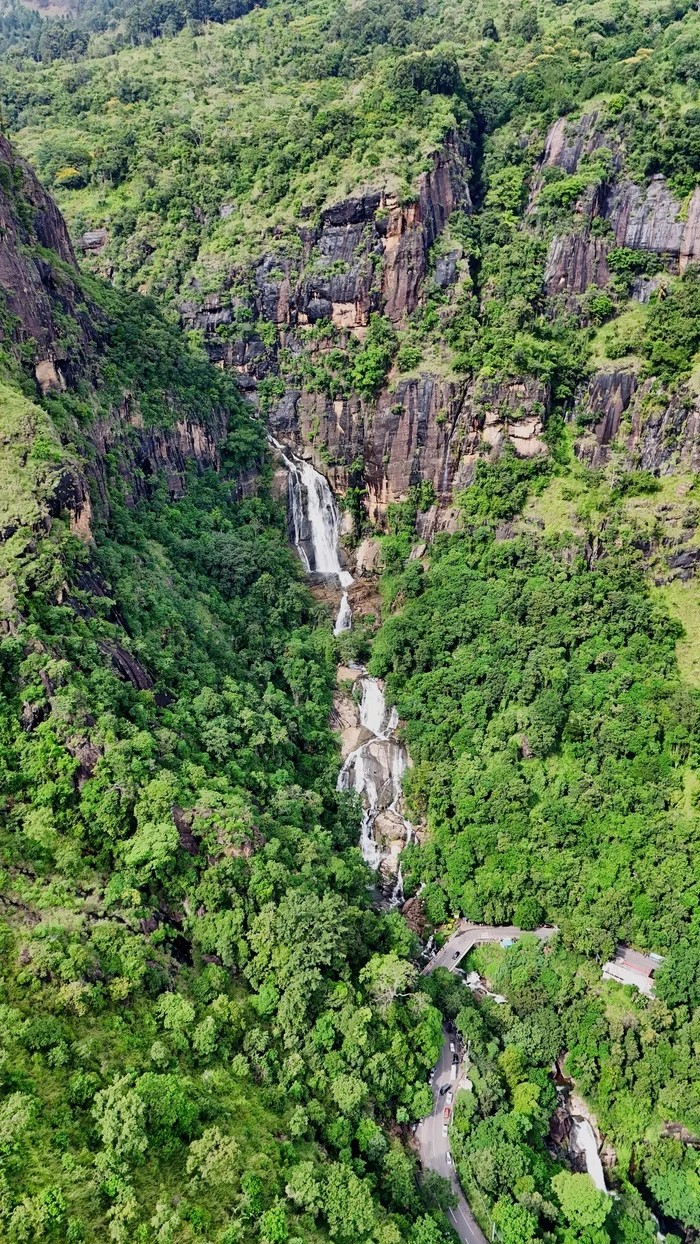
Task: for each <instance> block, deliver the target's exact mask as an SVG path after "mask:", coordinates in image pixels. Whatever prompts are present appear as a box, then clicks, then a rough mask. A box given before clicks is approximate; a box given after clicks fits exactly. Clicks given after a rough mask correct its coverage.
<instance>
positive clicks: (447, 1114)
mask: <svg viewBox="0 0 700 1244" xmlns="http://www.w3.org/2000/svg"><path fill="white" fill-rule="evenodd" d="M451 1114H452V1111H451V1109H450V1107H449V1106H445V1109H444V1110H443V1112H442V1117H443V1119H444V1120H445V1122H446V1123H449V1120H450V1115H451Z"/></svg>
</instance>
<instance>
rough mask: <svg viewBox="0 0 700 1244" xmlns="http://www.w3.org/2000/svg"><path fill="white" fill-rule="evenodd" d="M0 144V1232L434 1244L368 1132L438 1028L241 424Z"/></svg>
mask: <svg viewBox="0 0 700 1244" xmlns="http://www.w3.org/2000/svg"><path fill="white" fill-rule="evenodd" d="M2 157H3V160H2V164H0V169H1V170H2V176H1V178H0V186H2V190H1V191H0V203H1V210H2V215H3V221H4V222H5V231H4V235H3V284H4V287H5V293H6V305H7V314H6V318H5V319H4V321H3V368H4V380H3V383H2V386H1V387H0V412H1V418H2V429H3V449H2V464H1V465H2V507H3V560H2V571H3V580H2V582H3V593H2V602H3V624H2V640H1V641H0V642H1V649H2V699H1V710H2V711H1V715H2V747H1V749H0V763H1V765H2V790H3V806H2V829H1V840H0V841H1V847H0V849H1V851H2V860H3V872H2V875H1V877H2V881H1V889H0V911H1V913H2V922H1V924H0V930H1V939H2V940H1V947H2V964H3V968H2V998H1V1000H0V1001H1V1006H0V1024H1V1025H2V1033H3V1060H2V1068H1V1071H0V1075H1V1077H2V1090H3V1096H2V1103H1V1105H0V1118H1V1120H2V1124H1V1127H2V1131H1V1136H2V1141H1V1145H0V1164H1V1169H2V1196H1V1197H0V1221H2V1224H3V1226H2V1231H3V1235H4V1237H5V1238H7V1239H10V1240H18V1241H19V1240H27V1241H33V1240H39V1239H45V1238H47V1237H48V1238H56V1239H65V1240H70V1241H80V1240H86V1241H87V1240H104V1239H106V1238H111V1239H114V1240H118V1241H119V1240H124V1241H126V1240H151V1239H153V1240H155V1239H159V1240H165V1239H176V1238H177V1239H178V1240H183V1241H188V1240H192V1239H194V1238H202V1236H204V1237H205V1238H209V1239H212V1240H213V1239H216V1240H224V1239H227V1240H231V1239H248V1238H250V1239H257V1238H259V1237H260V1235H262V1237H263V1238H266V1239H270V1240H280V1241H282V1240H285V1239H286V1238H287V1237H288V1236H290V1235H291V1236H292V1237H293V1236H294V1233H295V1231H302V1232H303V1233H304V1234H306V1235H308V1236H309V1238H313V1239H317V1238H323V1237H324V1236H325V1235H326V1234H327V1233H328V1232H329V1231H330V1232H333V1234H341V1235H345V1234H346V1233H349V1235H351V1236H354V1235H355V1234H356V1233H357V1231H359V1230H361V1231H362V1232H364V1233H369V1232H371V1231H373V1230H374V1229H375V1227H376V1228H377V1230H382V1229H389V1234H390V1236H391V1238H392V1239H393V1238H394V1237H393V1235H391V1229H390V1222H389V1215H390V1214H391V1213H392V1212H394V1211H395V1210H397V1209H400V1210H401V1212H402V1213H403V1214H405V1215H407V1217H406V1219H405V1221H406V1223H407V1228H406V1229H407V1230H408V1229H409V1224H411V1223H414V1222H415V1223H417V1224H418V1225H417V1226H416V1228H415V1229H416V1230H417V1231H419V1230H420V1224H421V1222H422V1221H423V1220H425V1222H427V1223H428V1227H427V1228H426V1229H427V1230H429V1231H432V1232H433V1233H434V1235H435V1238H437V1239H440V1238H442V1233H443V1231H445V1230H446V1227H445V1226H444V1219H443V1218H442V1216H441V1212H440V1210H439V1209H438V1208H437V1207H436V1203H435V1200H434V1198H433V1199H432V1200H431V1199H430V1198H429V1197H428V1196H427V1194H426V1197H425V1198H423V1197H422V1195H421V1194H420V1193H419V1191H418V1189H417V1187H416V1185H415V1183H414V1180H413V1167H414V1162H413V1160H412V1159H411V1157H410V1156H409V1155H408V1153H407V1152H406V1151H405V1150H404V1148H403V1146H402V1141H401V1136H400V1133H398V1132H395V1133H394V1135H393V1136H391V1137H390V1136H389V1135H387V1134H385V1132H384V1131H383V1130H382V1124H384V1123H386V1122H387V1121H388V1120H389V1119H391V1118H395V1117H396V1114H397V1112H400V1111H403V1116H402V1117H403V1118H404V1121H406V1120H408V1119H409V1118H411V1117H415V1116H416V1115H417V1114H419V1113H420V1111H421V1108H422V1106H423V1104H424V1097H425V1088H424V1074H425V1070H426V1068H427V1067H428V1066H429V1065H430V1063H431V1062H432V1060H433V1059H434V1058H435V1057H436V1054H437V1051H438V1050H439V1048H440V1043H441V1024H440V1015H439V1012H438V1011H437V1010H436V1009H435V1008H433V1007H432V1006H431V1005H430V1004H429V1001H428V999H427V998H426V997H425V996H424V995H423V994H421V993H420V992H419V991H417V990H416V989H415V988H414V985H415V978H416V971H415V969H414V968H413V966H412V964H411V963H410V962H409V960H408V959H407V958H406V957H405V956H406V954H407V952H410V951H411V950H412V948H413V941H412V937H411V936H410V935H409V934H408V933H407V931H406V930H405V929H402V928H401V927H400V925H399V926H397V923H396V920H395V919H394V920H392V919H389V918H387V919H384V918H382V917H380V916H378V915H376V914H374V913H372V912H371V911H370V910H369V907H368V899H367V897H366V885H367V880H368V874H367V871H366V868H365V866H364V864H363V863H362V860H361V858H360V855H359V852H358V850H357V847H356V845H355V843H356V839H357V832H358V829H357V815H356V810H355V808H354V805H353V804H352V802H350V801H349V800H348V798H347V797H346V796H343V795H337V794H336V792H335V775H336V771H337V751H336V744H335V741H334V738H333V735H332V734H331V732H330V729H329V726H328V715H329V709H330V704H331V692H332V684H333V666H332V663H331V656H332V645H331V633H330V627H329V625H328V622H327V618H326V616H325V614H323V615H319V614H318V611H317V609H316V607H315V606H314V604H313V601H312V599H311V598H310V596H309V595H308V593H307V591H306V588H305V587H304V585H303V584H302V583H301V582H300V572H299V569H298V565H297V563H296V561H295V560H294V559H293V558H292V557H291V555H290V553H289V551H288V549H287V546H286V535H285V530H284V522H283V518H282V516H281V515H280V514H279V512H278V510H277V508H276V507H275V505H274V504H273V502H272V501H271V499H270V495H269V491H268V487H267V482H268V478H269V475H270V469H269V467H268V466H267V465H266V453H265V448H264V443H265V442H264V434H263V430H262V428H261V427H260V425H259V424H256V423H255V422H253V421H251V419H250V417H249V415H248V414H247V412H246V411H245V410H244V409H243V408H242V405H241V402H240V399H239V398H238V397H237V394H236V391H235V389H234V388H233V386H232V385H231V384H230V383H229V381H228V379H227V378H226V377H225V376H222V375H221V373H219V372H217V371H216V370H215V369H213V368H212V367H211V365H210V364H209V363H208V362H207V360H206V359H205V357H204V356H203V355H202V354H201V352H197V351H196V350H193V349H191V348H190V347H188V345H187V343H186V342H184V341H183V340H182V339H181V338H180V337H179V335H178V334H177V332H176V331H175V330H174V329H173V328H171V327H170V326H169V325H168V324H167V323H166V322H165V321H164V320H163V318H162V316H161V315H160V314H159V313H158V312H157V311H156V310H155V308H154V307H153V306H152V305H151V304H149V303H147V302H145V301H144V300H142V299H140V298H138V297H131V298H125V299H122V298H120V297H119V296H117V295H116V294H115V293H114V291H113V290H110V289H109V288H107V287H105V286H103V285H101V284H100V283H99V282H98V281H96V280H94V279H92V278H86V277H84V276H82V275H80V274H79V272H78V271H77V269H76V268H75V267H74V266H73V264H72V256H71V252H70V248H69V246H68V244H67V242H66V240H65V232H64V230H63V225H62V222H61V220H60V217H59V216H58V214H57V213H56V211H55V209H54V208H53V206H52V205H51V204H50V202H49V201H48V200H46V198H45V196H43V193H42V192H41V190H40V188H39V186H38V184H37V183H36V181H35V179H34V178H33V176H32V174H31V173H30V172H29V171H28V169H27V168H26V167H25V166H24V165H23V164H22V163H21V162H19V161H18V160H17V159H16V158H15V157H14V156H13V154H12V153H11V151H10V150H9V148H8V147H7V145H6V144H5V145H4V146H3V149H2ZM47 216H48V218H49V219H50V222H51V226H52V228H53V229H54V230H55V233H54V235H53V238H52V237H51V236H49V234H48V232H47V229H46V227H45V221H46V219H47ZM52 240H55V241H56V243H57V245H59V246H60V245H62V247H63V253H62V255H59V254H58V253H57V251H56V250H52V249H50V248H49V245H48V244H49V243H50V242H51V241H52ZM7 274H9V276H8V275H7ZM25 317H26V318H25ZM49 365H50V369H49ZM42 388H43V389H44V390H45V392H43V393H42V391H41V390H42ZM319 623H320V625H319ZM387 973H388V974H389V983H388V984H387V980H386V979H385V977H386V974H387ZM392 973H393V976H392ZM394 978H395V979H394ZM392 981H394V983H393V985H392V983H391V982H392ZM387 989H389V991H390V996H393V993H392V992H391V991H392V990H393V991H394V992H396V991H397V990H399V989H401V991H402V998H401V999H400V1000H397V1001H396V1003H395V1004H394V1006H393V1007H391V1008H390V1009H389V1010H387V1004H386V998H387ZM409 1028H410V1030H411V1033H412V1043H411V1046H410V1048H409V1046H408V1045H407V1041H406V1036H405V1033H406V1030H407V1029H409ZM379 1068H381V1074H380V1073H379ZM351 1146H354V1147H355V1153H356V1154H357V1155H358V1156H357V1157H356V1158H355V1159H353V1158H352V1151H351ZM358 1146H359V1148H358ZM360 1154H362V1155H364V1156H363V1157H360V1156H359V1155H360ZM382 1171H385V1172H386V1183H385V1190H384V1192H383V1193H382V1194H379V1193H378V1192H377V1185H378V1179H379V1177H380V1175H381V1172H382ZM397 1181H398V1182H397ZM401 1181H403V1183H402V1182H401ZM285 1187H288V1189H289V1191H288V1194H287V1195H286V1197H285ZM402 1188H403V1191H402V1190H401V1189H402ZM341 1206H342V1209H341ZM430 1213H433V1214H434V1217H429V1216H428V1215H429V1214H430ZM387 1238H388V1237H387ZM431 1238H432V1237H431Z"/></svg>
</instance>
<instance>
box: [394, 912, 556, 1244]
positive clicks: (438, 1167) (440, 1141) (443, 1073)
mask: <svg viewBox="0 0 700 1244" xmlns="http://www.w3.org/2000/svg"><path fill="white" fill-rule="evenodd" d="M534 932H535V934H536V936H537V937H539V938H540V939H541V940H542V941H547V939H548V938H550V937H551V936H552V934H554V933H556V932H557V930H556V928H541V929H535V930H534ZM521 935H522V929H517V928H515V926H514V925H505V926H503V925H502V926H501V927H500V928H498V927H496V926H494V925H484V924H470V923H468V922H467V921H461V922H460V925H459V928H458V929H457V930H456V932H455V933H453V934H452V937H450V938H449V939H448V940H447V941H446V942H445V945H444V946H443V948H442V950H440V951H439V952H438V954H436V955H435V957H434V958H433V959H431V960H430V963H428V964H427V965H426V967H424V968H423V973H424V974H426V975H427V974H428V973H430V972H434V971H435V968H448V969H449V970H450V972H453V971H454V969H455V968H456V967H457V966H458V965H459V963H460V962H461V960H462V959H463V958H464V956H465V955H466V954H467V953H468V952H469V951H470V950H471V949H472V947H473V946H477V945H479V944H481V943H482V942H500V941H502V940H503V939H504V938H512V939H513V940H514V941H515V940H516V939H517V938H519V937H520V936H521ZM452 1039H454V1038H452ZM450 1040H451V1038H450V1036H449V1035H448V1034H446V1035H445V1041H444V1044H443V1047H442V1051H441V1053H440V1058H439V1061H438V1064H437V1067H436V1068H435V1076H434V1079H433V1111H432V1114H429V1115H428V1117H427V1118H425V1119H421V1122H420V1123H419V1124H418V1128H417V1129H416V1140H417V1142H418V1148H419V1151H420V1160H421V1163H422V1165H423V1167H424V1168H425V1169H426V1170H431V1171H437V1172H438V1174H440V1175H443V1176H444V1177H445V1178H446V1179H449V1181H450V1183H451V1184H452V1189H453V1191H454V1193H455V1195H456V1196H457V1206H456V1208H455V1209H451V1210H449V1211H448V1216H449V1218H450V1220H451V1222H452V1225H453V1226H454V1228H455V1231H456V1232H457V1234H458V1236H459V1238H460V1240H462V1241H463V1244H488V1242H487V1240H486V1236H485V1235H484V1233H483V1231H482V1230H481V1228H480V1226H479V1224H478V1223H477V1221H476V1219H475V1218H474V1215H473V1214H472V1212H471V1210H470V1208H469V1203H468V1201H467V1199H466V1197H465V1196H464V1194H463V1192H462V1190H461V1188H460V1186H459V1181H458V1179H457V1176H456V1174H455V1170H454V1166H453V1165H452V1160H451V1157H450V1160H449V1161H448V1155H449V1153H450V1140H449V1136H444V1135H443V1131H442V1128H443V1117H442V1112H443V1110H444V1108H445V1105H446V1096H445V1097H441V1096H440V1089H441V1087H442V1086H443V1085H444V1084H448V1083H450V1084H451V1085H452V1089H453V1092H454V1095H455V1096H456V1091H457V1088H458V1087H459V1080H457V1081H456V1082H455V1083H452V1081H451V1080H450V1074H451V1070H450V1069H451V1066H452V1052H451V1050H450ZM453 1104H454V1103H453Z"/></svg>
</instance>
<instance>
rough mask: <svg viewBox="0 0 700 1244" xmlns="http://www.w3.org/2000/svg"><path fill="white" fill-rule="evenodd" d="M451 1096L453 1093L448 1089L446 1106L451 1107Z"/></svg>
mask: <svg viewBox="0 0 700 1244" xmlns="http://www.w3.org/2000/svg"><path fill="white" fill-rule="evenodd" d="M453 1096H454V1094H453V1092H452V1089H450V1091H449V1093H448V1094H447V1104H448V1106H451V1105H452V1098H453Z"/></svg>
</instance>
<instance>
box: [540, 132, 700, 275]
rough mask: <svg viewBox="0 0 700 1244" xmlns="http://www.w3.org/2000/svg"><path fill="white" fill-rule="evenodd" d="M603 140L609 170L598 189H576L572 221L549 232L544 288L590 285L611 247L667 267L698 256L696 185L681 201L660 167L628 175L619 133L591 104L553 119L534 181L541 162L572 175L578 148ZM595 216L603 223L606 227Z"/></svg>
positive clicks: (587, 151) (593, 147) (590, 149)
mask: <svg viewBox="0 0 700 1244" xmlns="http://www.w3.org/2000/svg"><path fill="white" fill-rule="evenodd" d="M601 147H606V148H607V149H608V150H609V151H610V152H611V155H612V176H611V178H610V179H609V181H608V183H607V184H606V185H605V186H604V187H602V188H601V189H600V190H599V191H598V192H596V193H594V194H592V195H583V196H582V198H581V200H580V201H579V203H578V205H577V210H576V222H575V228H574V229H572V230H571V231H569V232H566V233H564V234H555V236H554V238H553V239H552V242H551V244H550V249H549V255H548V259H547V268H546V273H545V284H546V288H547V292H548V293H549V294H560V293H566V294H582V293H584V292H585V290H586V289H587V288H588V287H589V286H590V285H596V286H603V285H605V284H607V282H608V281H609V279H610V271H609V269H608V265H607V262H606V255H607V254H608V252H609V251H610V250H611V249H612V248H613V247H627V248H629V249H630V250H639V251H646V252H648V253H650V254H655V255H659V256H661V257H663V261H664V263H665V265H666V266H667V268H668V270H669V271H671V272H679V271H680V272H682V271H683V270H684V269H685V268H686V267H687V266H688V264H689V263H696V262H698V260H699V259H700V187H698V188H696V190H695V191H694V192H693V194H692V196H691V198H690V200H689V202H688V203H687V204H685V205H684V204H682V203H681V202H680V200H679V199H678V198H677V197H676V196H675V195H674V194H673V193H672V191H671V190H670V188H669V185H668V183H667V181H666V178H665V177H662V176H661V175H658V176H656V177H652V178H651V180H650V182H649V183H648V185H645V186H641V185H636V184H635V183H634V182H632V181H630V180H629V178H627V177H626V176H625V175H624V173H623V164H624V135H620V134H619V133H618V132H616V131H615V130H614V129H612V128H610V127H609V126H608V128H606V126H605V124H604V123H603V120H602V118H601V116H600V114H599V113H597V112H591V113H588V114H587V115H585V116H583V117H582V118H581V119H580V120H579V121H576V122H570V121H569V120H567V118H565V117H560V118H559V120H558V121H556V122H555V123H554V125H553V126H552V127H551V129H550V130H549V133H548V134H547V139H546V142H545V147H544V153H543V157H542V161H541V164H540V169H539V172H540V177H539V178H538V179H536V181H535V187H534V189H535V190H536V189H538V188H539V187H540V186H541V184H542V176H541V175H542V173H543V172H544V171H545V170H546V169H548V168H549V169H551V168H558V169H561V170H562V171H563V172H565V173H567V174H568V175H572V174H574V173H576V172H577V171H578V169H579V166H580V165H581V161H582V159H583V158H584V156H591V155H593V153H594V152H595V151H597V150H599V149H600V148H601ZM601 224H604V225H606V226H607V229H605V231H604V232H601V231H600V226H601ZM596 230H598V232H596Z"/></svg>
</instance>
